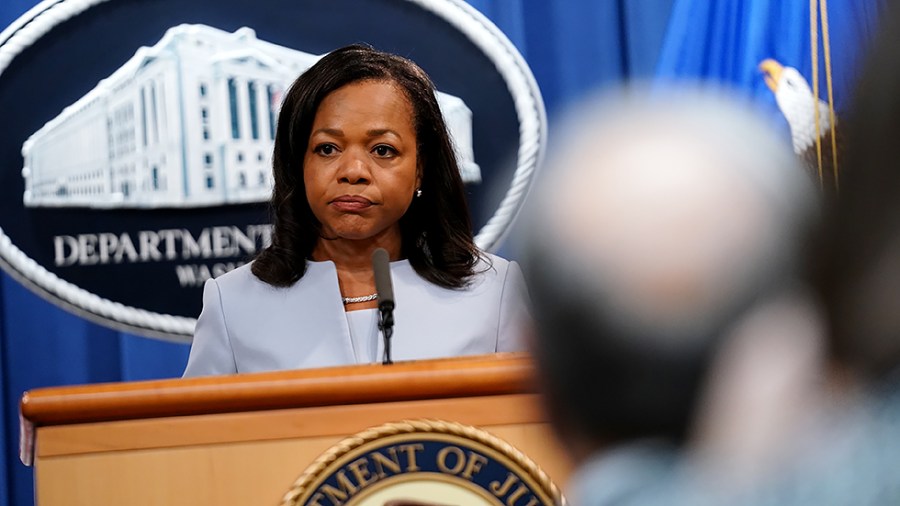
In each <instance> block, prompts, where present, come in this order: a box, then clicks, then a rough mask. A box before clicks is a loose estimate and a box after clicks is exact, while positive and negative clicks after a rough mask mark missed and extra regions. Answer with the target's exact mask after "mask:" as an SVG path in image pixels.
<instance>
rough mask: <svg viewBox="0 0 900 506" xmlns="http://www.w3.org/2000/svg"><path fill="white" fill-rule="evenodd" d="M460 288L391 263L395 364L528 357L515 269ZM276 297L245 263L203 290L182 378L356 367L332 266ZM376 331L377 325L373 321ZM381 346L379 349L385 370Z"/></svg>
mask: <svg viewBox="0 0 900 506" xmlns="http://www.w3.org/2000/svg"><path fill="white" fill-rule="evenodd" d="M485 255H486V256H487V257H488V258H489V259H490V262H491V265H487V264H486V263H484V262H483V261H482V262H479V264H478V265H477V266H476V272H477V274H476V275H475V276H474V277H473V278H472V279H471V284H470V285H469V286H467V287H466V288H463V289H457V290H453V289H448V288H442V287H440V286H437V285H435V284H432V283H430V282H428V281H426V280H424V279H422V278H421V277H420V276H419V275H418V274H417V273H416V272H415V270H414V269H413V268H412V266H411V265H410V264H409V262H408V261H406V260H401V261H397V262H391V264H390V265H391V275H392V278H393V285H394V299H395V301H396V308H395V309H394V334H393V337H392V341H391V354H392V358H393V360H394V361H402V360H420V359H431V358H442V357H456V356H461V355H478V354H485V353H494V352H501V351H521V350H522V349H523V345H522V331H523V326H524V325H525V318H527V310H526V305H527V300H528V297H527V293H526V289H525V284H524V282H523V279H522V273H521V270H520V269H519V266H518V265H517V264H516V263H515V262H510V261H508V260H505V259H503V258H500V257H498V256H495V255H490V254H485ZM307 264H308V267H307V270H306V274H304V275H303V277H302V278H300V280H299V281H297V282H296V283H295V284H294V285H292V286H290V287H287V288H279V287H274V286H272V285H269V284H267V283H265V282H263V281H261V280H260V279H259V278H257V277H256V276H254V275H253V273H252V272H250V265H251V264H247V265H244V266H242V267H239V268H237V269H235V270H233V271H231V272H228V273H226V274H224V275H222V276H219V277H218V278H216V279H210V280H209V281H207V282H206V285H205V286H204V289H203V311H202V312H201V313H200V317H199V318H198V319H197V326H196V328H195V330H194V341H193V344H192V345H191V353H190V358H189V359H188V364H187V368H186V369H185V371H184V376H185V377H189V376H208V375H216V374H236V373H245V372H261V371H275V370H285V369H304V368H312V367H329V366H337V365H350V364H356V363H360V362H365V361H366V359H365V358H363V359H362V360H357V354H356V353H355V350H354V346H353V341H352V340H351V336H350V328H349V324H348V321H347V314H346V312H345V311H344V305H343V303H342V302H341V292H340V289H339V287H338V277H337V270H336V269H335V266H334V263H333V262H330V261H326V262H311V261H310V262H308V263H307ZM373 325H374V320H373ZM383 354H384V342H383V340H382V339H381V338H380V336H379V338H378V340H377V344H376V353H375V357H377V360H378V361H380V360H381V357H382V356H383Z"/></svg>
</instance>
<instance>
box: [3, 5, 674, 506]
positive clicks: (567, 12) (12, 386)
mask: <svg viewBox="0 0 900 506" xmlns="http://www.w3.org/2000/svg"><path fill="white" fill-rule="evenodd" d="M672 1H673V0H610V1H599V2H598V1H595V0H568V1H562V2H555V1H554V2H547V1H546V0H470V3H471V4H472V5H473V6H474V7H476V8H477V9H479V10H480V11H481V12H482V13H484V14H485V15H486V16H487V17H489V18H490V19H491V20H493V21H494V23H496V24H497V25H498V26H499V27H500V28H501V29H502V30H503V31H504V32H505V33H506V34H507V36H508V37H509V38H510V39H511V40H512V42H513V43H514V44H515V45H516V46H517V47H518V48H519V51H520V52H521V53H522V54H523V55H524V56H525V59H526V60H527V61H528V63H529V65H530V66H531V68H532V70H533V72H534V74H535V76H536V78H537V81H538V84H539V85H540V87H541V90H542V93H543V96H544V100H545V101H546V105H547V109H548V112H549V114H550V115H551V117H552V116H553V115H554V112H556V111H558V110H559V109H560V108H561V107H563V106H565V104H567V103H570V102H571V101H573V100H574V99H576V98H578V97H579V96H581V95H583V94H584V93H586V92H588V91H590V90H592V89H594V88H596V87H598V86H602V85H604V84H609V83H614V82H617V81H620V80H622V79H623V78H626V77H629V76H639V77H649V76H650V75H652V73H653V72H654V68H655V65H656V62H657V56H658V53H659V49H660V45H661V42H662V40H663V37H664V36H665V31H666V26H667V24H668V14H669V11H670V8H671V5H672ZM35 4H37V1H36V0H2V2H0V28H2V27H5V26H7V25H9V24H10V23H12V22H13V21H14V20H15V19H16V18H18V17H19V16H21V15H22V14H24V13H25V12H26V11H28V9H30V8H32V7H33V6H34V5H35ZM187 355H188V347H187V346H186V345H180V344H173V343H167V342H162V341H158V340H152V339H146V338H142V337H138V336H133V335H129V334H124V333H121V332H117V331H114V330H110V329H107V328H105V327H101V326H98V325H95V324H93V323H91V322H88V321H86V320H84V319H81V318H79V317H77V316H75V315H73V314H71V313H68V312H66V311H64V310H62V309H60V308H58V307H56V306H54V305H52V304H50V303H48V302H46V301H44V300H43V299H41V298H40V297H39V296H37V295H35V294H33V293H31V292H30V291H29V290H28V289H26V288H24V287H23V286H22V285H21V284H19V283H18V282H17V281H16V280H14V279H12V278H11V277H10V276H9V275H8V274H6V273H3V274H0V382H2V383H0V384H2V404H0V406H2V416H0V430H2V433H3V435H4V437H3V438H2V444H3V450H4V452H3V454H4V455H5V458H4V459H2V460H0V466H2V468H0V506H5V505H28V504H33V502H34V498H33V486H32V480H33V474H32V469H31V468H26V467H25V466H23V465H22V464H21V463H19V461H18V458H17V450H18V401H19V398H20V397H21V395H22V393H23V392H24V391H25V390H29V389H33V388H38V387H44V386H56V385H71V384H83V383H95V382H109V381H132V380H144V379H154V378H166V377H176V376H179V375H180V374H181V372H182V370H183V369H184V366H185V363H186V362H187Z"/></svg>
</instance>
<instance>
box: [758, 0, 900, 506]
mask: <svg viewBox="0 0 900 506" xmlns="http://www.w3.org/2000/svg"><path fill="white" fill-rule="evenodd" d="M891 7H892V8H893V10H890V9H889V10H887V11H886V13H887V16H886V17H885V18H884V19H883V20H882V23H883V24H882V26H881V29H880V33H879V36H878V37H877V38H876V41H875V44H874V46H873V47H872V49H871V51H870V52H869V53H868V60H867V62H866V65H865V67H864V72H863V74H862V77H861V80H860V83H859V85H858V87H857V90H856V92H855V97H854V101H853V103H852V107H851V108H850V112H851V115H850V117H849V121H848V123H847V125H846V130H845V132H846V139H847V157H846V160H842V161H841V164H840V167H841V168H842V170H841V172H840V187H839V192H838V195H837V199H836V201H835V202H834V203H833V205H832V207H831V208H830V209H829V210H828V211H829V212H828V213H827V214H826V219H825V225H824V227H823V234H822V239H821V241H819V242H820V247H819V248H817V253H818V254H817V256H818V258H819V267H818V269H817V276H816V278H815V280H816V283H815V284H816V287H817V288H818V293H819V294H820V296H821V299H822V302H823V306H824V308H825V313H826V315H827V321H828V333H827V336H828V338H827V344H828V347H827V355H828V358H829V374H828V382H827V384H826V385H824V386H825V389H824V392H823V396H824V397H826V400H827V403H828V408H829V409H830V413H831V417H830V418H831V420H830V423H829V424H828V425H827V426H826V427H825V428H824V430H820V431H819V432H818V433H817V434H815V436H814V437H813V438H811V439H813V440H814V441H816V442H817V443H818V445H815V446H813V445H811V447H810V448H809V451H807V452H806V454H805V455H803V456H802V459H801V460H799V462H798V464H799V465H797V466H796V467H795V469H794V470H793V471H792V472H790V473H785V474H783V475H782V476H780V477H779V478H778V479H775V480H772V482H771V483H769V484H768V485H767V486H766V487H764V488H762V489H761V490H758V491H756V492H755V493H753V494H750V495H749V496H748V497H747V498H745V500H744V501H743V502H742V504H752V505H769V504H773V505H788V504H789V505H806V504H816V505H853V506H881V505H895V504H900V169H898V166H900V157H898V154H897V139H898V138H900V94H898V89H900V58H898V56H897V48H898V47H900V9H898V8H897V7H898V6H897V5H896V2H895V3H894V4H893V5H892V6H891Z"/></svg>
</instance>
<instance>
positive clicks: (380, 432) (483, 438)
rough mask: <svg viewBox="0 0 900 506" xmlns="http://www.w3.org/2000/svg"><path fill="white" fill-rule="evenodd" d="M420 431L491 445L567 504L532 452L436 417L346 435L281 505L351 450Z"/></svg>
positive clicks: (291, 502)
mask: <svg viewBox="0 0 900 506" xmlns="http://www.w3.org/2000/svg"><path fill="white" fill-rule="evenodd" d="M417 433H421V434H449V435H451V436H460V437H463V438H466V439H468V440H471V441H475V442H476V443H479V444H482V445H484V446H487V447H488V448H490V449H492V450H494V451H496V452H499V453H501V454H502V455H504V456H505V457H507V458H509V459H510V460H512V461H513V463H514V464H516V465H517V466H519V467H520V468H522V469H524V470H525V471H526V472H527V473H528V474H529V475H530V476H531V477H532V478H534V479H535V480H536V481H537V482H538V485H539V486H540V487H542V488H543V489H544V491H545V492H546V493H547V495H549V496H550V498H551V500H553V501H554V504H558V505H562V506H565V505H566V504H567V502H566V498H565V497H564V496H563V495H562V492H560V490H559V487H557V486H556V484H554V483H553V480H551V479H550V476H548V475H547V473H545V472H544V470H543V469H541V468H540V466H538V465H537V464H535V463H534V461H532V460H531V459H530V458H528V456H526V455H525V454H524V453H522V452H521V451H520V450H519V449H518V448H516V447H514V446H513V445H511V444H509V443H507V442H506V441H504V440H502V439H500V438H499V437H497V436H495V435H493V434H491V433H489V432H488V431H486V430H484V429H479V428H478V427H473V426H471V425H464V424H461V423H458V422H448V421H444V420H434V419H413V420H403V421H401V422H389V423H386V424H383V425H379V426H378V427H371V428H368V429H366V430H363V431H362V432H357V433H356V434H354V435H352V436H348V437H346V438H344V439H342V440H341V441H339V442H338V443H337V444H335V445H334V446H332V447H331V448H329V449H328V450H327V451H326V452H325V453H323V454H322V455H320V456H319V457H318V458H316V460H315V461H313V463H312V464H310V465H309V467H307V468H306V470H305V471H303V474H302V475H300V477H299V478H297V480H296V481H294V484H293V485H291V488H290V490H288V492H287V493H286V494H285V495H284V497H283V498H282V502H281V506H300V503H299V502H297V501H298V500H299V499H300V498H301V496H302V495H303V494H304V493H305V492H306V490H305V488H306V487H308V486H309V485H310V483H311V482H312V481H313V480H314V479H315V478H316V477H317V476H318V475H319V474H321V473H322V471H324V470H325V469H326V468H327V467H328V466H330V465H331V464H332V463H334V462H335V461H337V460H338V459H339V458H341V457H343V456H344V455H345V454H347V453H348V452H350V451H353V450H354V449H356V448H358V447H360V446H362V445H364V444H366V443H369V442H372V441H375V440H377V439H381V438H383V437H388V436H395V435H399V434H417Z"/></svg>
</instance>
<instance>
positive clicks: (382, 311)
mask: <svg viewBox="0 0 900 506" xmlns="http://www.w3.org/2000/svg"><path fill="white" fill-rule="evenodd" d="M372 271H374V272H375V291H376V292H377V293H378V328H379V330H381V334H382V335H383V336H384V363H385V364H393V363H394V361H393V360H391V334H393V333H394V307H395V304H394V284H393V283H391V264H390V259H389V258H388V252H387V251H386V250H385V249H384V248H378V249H376V250H375V251H373V252H372Z"/></svg>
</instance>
